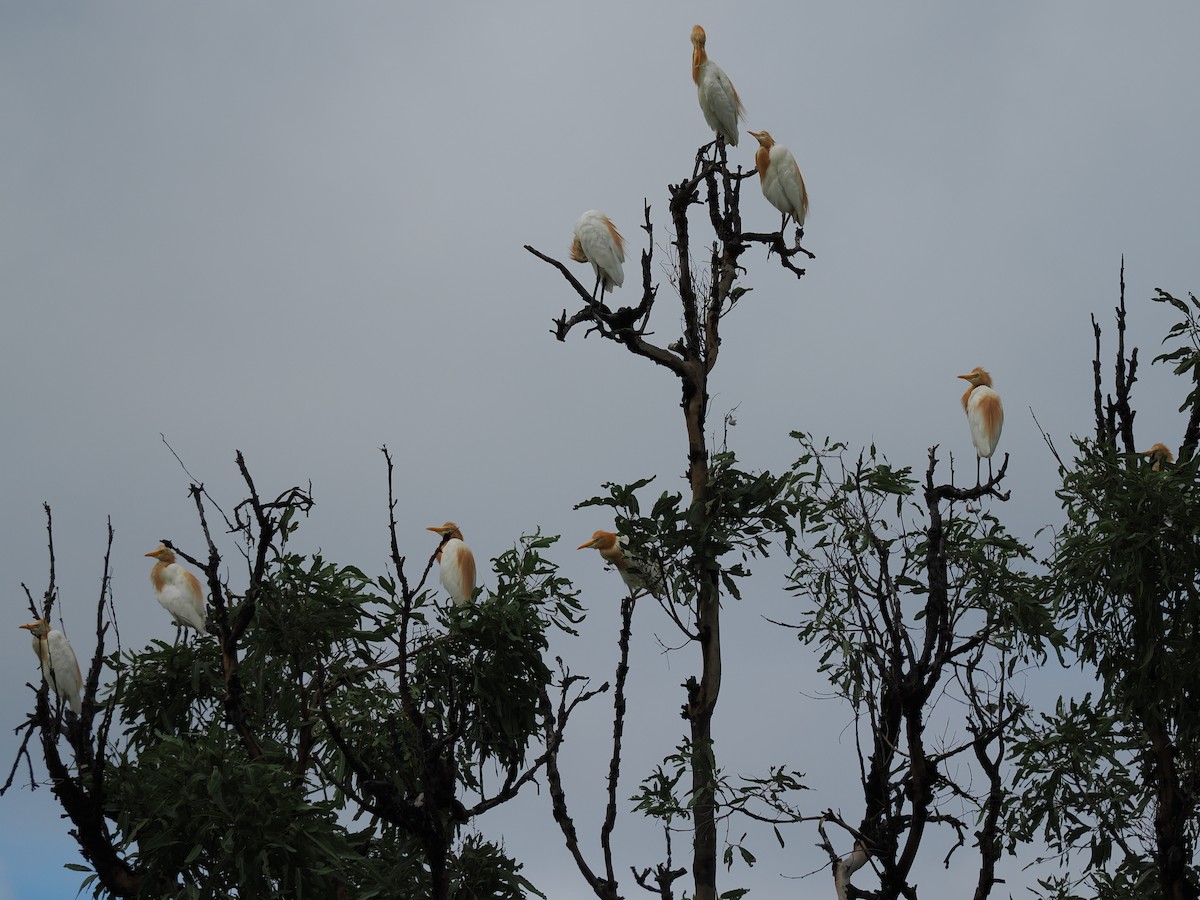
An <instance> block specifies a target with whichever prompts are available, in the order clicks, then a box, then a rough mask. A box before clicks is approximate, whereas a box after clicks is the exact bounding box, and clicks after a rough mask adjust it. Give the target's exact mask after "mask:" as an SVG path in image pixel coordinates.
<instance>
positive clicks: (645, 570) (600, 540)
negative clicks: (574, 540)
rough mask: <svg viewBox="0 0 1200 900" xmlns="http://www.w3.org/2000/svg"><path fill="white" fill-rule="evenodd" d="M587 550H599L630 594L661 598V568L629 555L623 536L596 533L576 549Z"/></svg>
mask: <svg viewBox="0 0 1200 900" xmlns="http://www.w3.org/2000/svg"><path fill="white" fill-rule="evenodd" d="M588 548H595V549H596V550H599V551H600V555H601V556H602V557H603V558H604V561H605V562H607V563H611V564H612V565H613V567H615V568H616V570H617V572H618V573H619V574H620V576H621V580H622V581H624V582H625V585H626V587H628V588H629V591H630V593H631V594H633V595H635V596H636V595H637V593H638V592H639V591H647V592H649V593H650V594H653V595H654V596H655V597H661V596H663V592H664V587H665V584H664V582H663V573H662V566H660V565H658V564H657V563H655V562H653V561H649V560H645V559H642V558H641V557H640V556H635V555H633V554H632V553H630V552H629V542H628V541H627V540H626V539H625V537H624V536H623V535H618V534H617V533H616V532H615V531H597V532H595V533H594V534H593V535H592V539H591V540H590V541H584V542H583V543H582V544H580V545H579V546H578V547H577V548H576V549H578V550H586V549H588Z"/></svg>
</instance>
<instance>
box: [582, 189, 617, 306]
mask: <svg viewBox="0 0 1200 900" xmlns="http://www.w3.org/2000/svg"><path fill="white" fill-rule="evenodd" d="M571 259H573V260H575V262H590V263H591V264H592V271H594V272H595V273H596V286H595V287H594V288H592V299H593V300H595V299H596V294H597V293H598V292H599V290H600V288H601V286H603V288H604V290H606V291H611V290H612V289H613V288H614V287H620V286H621V285H623V284H624V283H625V270H624V268H622V263H624V262H625V239H624V238H623V237H621V232H619V231H617V226H615V225H614V224H613V223H612V219H610V218H609V217H608V216H606V215H604V213H602V212H598V211H596V210H594V209H589V210H588V211H587V212H585V213H584V214H583V215H582V216H580V217H579V221H578V222H576V223H575V240H573V241H572V242H571Z"/></svg>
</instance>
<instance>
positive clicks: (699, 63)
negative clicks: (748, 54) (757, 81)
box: [692, 25, 746, 147]
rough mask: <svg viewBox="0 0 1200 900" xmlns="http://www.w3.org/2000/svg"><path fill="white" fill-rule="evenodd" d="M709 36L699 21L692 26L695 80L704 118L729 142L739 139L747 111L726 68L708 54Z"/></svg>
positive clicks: (731, 143) (734, 142) (720, 136)
mask: <svg viewBox="0 0 1200 900" xmlns="http://www.w3.org/2000/svg"><path fill="white" fill-rule="evenodd" d="M707 39H708V37H707V35H705V33H704V29H703V28H701V27H700V26H699V25H697V26H695V27H694V28H693V29H692V81H694V82H696V94H697V96H698V97H699V98H700V110H701V112H703V113H704V121H705V122H707V123H708V127H709V128H711V129H712V130H713V131H715V132H716V133H717V137H718V138H720V139H723V140H724V141H725V142H726V143H727V144H729V146H731V147H736V146H737V143H738V117H739V116H744V115H746V110H745V109H744V108H743V107H742V101H741V98H740V97H738V93H737V91H735V90H734V89H733V82H732V81H730V80H729V76H728V75H726V74H725V70H724V69H722V68H721V67H720V66H718V65H717V64H716V63H715V62H713V61H712V60H711V59H709V58H708V53H707V51H705V49H704V44H705V42H706V41H707Z"/></svg>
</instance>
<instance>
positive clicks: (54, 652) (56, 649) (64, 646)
mask: <svg viewBox="0 0 1200 900" xmlns="http://www.w3.org/2000/svg"><path fill="white" fill-rule="evenodd" d="M21 627H22V628H24V629H26V630H28V631H29V633H30V634H32V635H33V652H34V653H36V654H37V658H38V660H39V661H40V662H41V664H42V678H44V679H46V684H48V685H50V687H52V688H54V692H55V693H56V694H58V696H60V697H62V698H63V699H64V700H66V701H67V705H68V706H70V707H71V710H72V711H73V712H74V713H75V715H79V714H80V713H82V712H83V697H82V695H81V693H80V691H82V690H83V673H81V672H80V671H79V661H78V660H76V659H75V651H74V650H72V649H71V642H70V641H68V640H67V636H66V635H65V634H63V633H62V632H61V631H58V630H57V629H56V630H54V631H51V630H50V626H49V625H48V624H46V621H45V620H44V619H38V620H37V621H36V622H30V623H29V624H28V625H22V626H21Z"/></svg>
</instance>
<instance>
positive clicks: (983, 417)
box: [958, 366, 1004, 487]
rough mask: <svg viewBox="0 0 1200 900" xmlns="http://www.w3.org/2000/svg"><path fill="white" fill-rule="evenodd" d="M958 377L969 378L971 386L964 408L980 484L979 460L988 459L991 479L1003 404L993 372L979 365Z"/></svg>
mask: <svg viewBox="0 0 1200 900" xmlns="http://www.w3.org/2000/svg"><path fill="white" fill-rule="evenodd" d="M958 377H959V378H962V379H964V380H965V381H969V382H970V383H971V386H970V387H969V388H967V392H966V393H965V394H963V395H962V405H963V409H964V410H965V411H966V413H967V421H968V422H969V423H970V424H971V440H972V441H973V442H974V443H975V486H976V487H978V486H979V460H981V459H987V461H988V481H991V480H992V454H993V453H995V452H996V444H998V443H1000V429H1002V428H1003V427H1004V406H1003V405H1001V403H1000V395H999V394H997V393H996V392H995V391H994V390H992V376H991V375H989V374H988V373H987V372H985V371H984V370H983V369H981V368H979V367H978V366H976V367H975V368H974V369H972V370H971V372H970V374H968V375H959V376H958Z"/></svg>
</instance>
